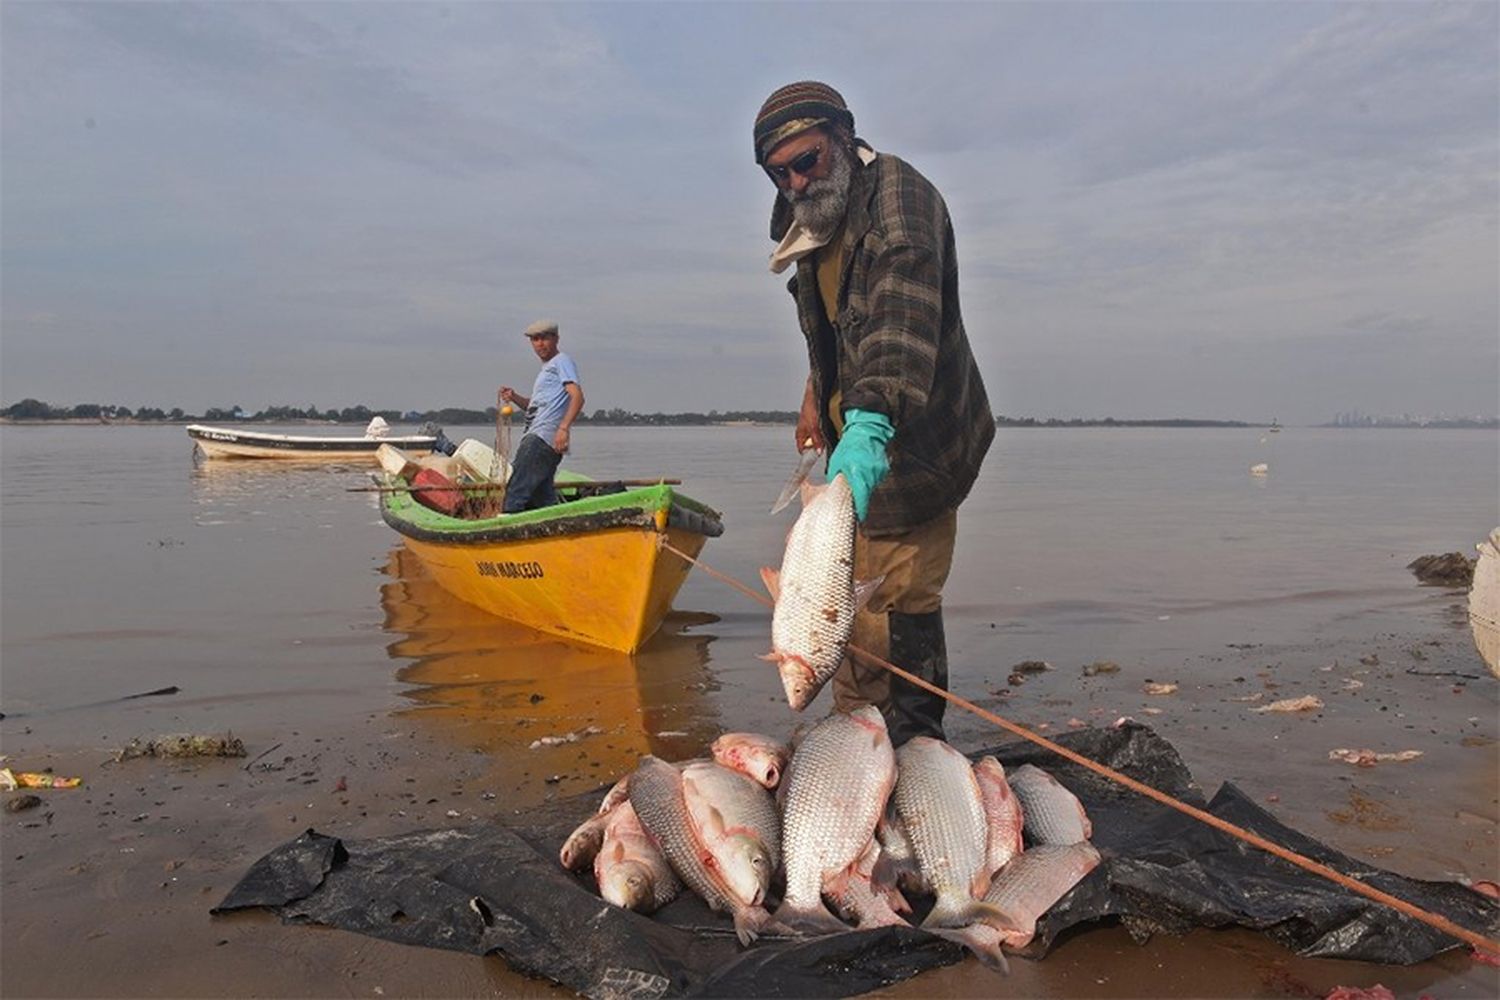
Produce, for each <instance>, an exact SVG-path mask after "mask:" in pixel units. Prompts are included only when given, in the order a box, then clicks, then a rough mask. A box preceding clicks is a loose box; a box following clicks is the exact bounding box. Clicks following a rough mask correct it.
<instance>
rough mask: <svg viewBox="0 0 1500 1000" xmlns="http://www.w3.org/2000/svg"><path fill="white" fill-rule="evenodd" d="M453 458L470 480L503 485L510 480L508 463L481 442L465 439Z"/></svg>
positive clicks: (502, 456) (503, 457)
mask: <svg viewBox="0 0 1500 1000" xmlns="http://www.w3.org/2000/svg"><path fill="white" fill-rule="evenodd" d="M453 457H454V459H455V460H456V461H457V462H458V464H459V467H460V468H462V469H463V470H464V472H466V473H468V475H469V476H470V478H472V479H474V480H477V481H479V482H488V483H503V482H505V481H506V480H507V479H509V478H510V462H508V461H506V459H505V456H504V455H500V454H498V453H496V451H495V449H494V448H491V447H490V446H489V445H487V444H485V443H484V442H483V441H476V440H475V439H474V438H465V439H464V440H463V442H462V443H461V444H459V446H458V450H457V451H455V452H454V453H453Z"/></svg>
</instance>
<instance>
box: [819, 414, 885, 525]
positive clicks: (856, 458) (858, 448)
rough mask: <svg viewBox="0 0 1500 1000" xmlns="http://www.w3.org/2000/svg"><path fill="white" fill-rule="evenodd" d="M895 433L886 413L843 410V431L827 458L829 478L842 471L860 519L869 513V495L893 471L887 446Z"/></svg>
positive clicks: (830, 479) (862, 519)
mask: <svg viewBox="0 0 1500 1000" xmlns="http://www.w3.org/2000/svg"><path fill="white" fill-rule="evenodd" d="M895 434H896V428H894V427H892V426H891V422H890V421H889V420H887V419H886V416H885V414H883V413H875V412H873V411H870V410H860V409H848V410H845V411H844V433H843V436H842V437H840V438H839V443H838V445H837V446H836V447H835V448H834V449H833V454H832V455H830V456H829V458H828V479H829V481H830V482H832V481H833V477H834V476H836V475H838V474H839V473H841V472H842V473H843V474H844V481H845V482H847V483H848V484H849V491H850V492H851V493H853V494H854V516H855V517H856V518H858V519H859V520H860V521H861V522H863V521H864V519H865V517H866V515H868V514H869V513H870V494H871V493H874V492H875V487H877V486H879V485H880V481H881V480H882V479H884V478H885V476H886V473H888V472H890V471H891V463H890V460H889V459H887V458H886V455H885V446H886V445H887V444H889V443H890V440H891V438H892V437H894V436H895Z"/></svg>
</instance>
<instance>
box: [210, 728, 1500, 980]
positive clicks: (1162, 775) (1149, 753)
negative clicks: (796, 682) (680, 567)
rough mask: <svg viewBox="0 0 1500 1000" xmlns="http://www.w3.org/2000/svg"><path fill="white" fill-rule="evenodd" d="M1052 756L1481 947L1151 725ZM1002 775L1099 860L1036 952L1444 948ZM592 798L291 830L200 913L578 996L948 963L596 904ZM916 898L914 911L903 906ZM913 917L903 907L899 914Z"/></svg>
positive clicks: (1013, 761)
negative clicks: (1210, 943) (1223, 930)
mask: <svg viewBox="0 0 1500 1000" xmlns="http://www.w3.org/2000/svg"><path fill="white" fill-rule="evenodd" d="M1057 742H1058V743H1061V744H1063V745H1065V746H1067V747H1068V748H1069V749H1071V750H1074V751H1076V752H1078V753H1080V754H1082V755H1083V756H1086V757H1089V758H1091V759H1093V760H1096V761H1099V762H1100V763H1103V764H1106V765H1108V766H1109V767H1112V768H1114V769H1116V770H1118V771H1121V772H1123V773H1125V774H1127V775H1129V776H1130V777H1132V778H1135V779H1137V780H1138V781H1142V782H1145V783H1146V784H1149V785H1152V786H1154V787H1156V788H1158V789H1161V790H1162V791H1164V792H1167V793H1168V794H1170V795H1173V796H1175V797H1177V798H1179V799H1181V800H1183V801H1185V802H1188V803H1190V804H1192V805H1196V806H1199V807H1201V808H1205V809H1206V810H1207V811H1208V812H1210V813H1212V814H1214V815H1216V816H1220V817H1222V818H1224V819H1226V820H1229V821H1230V822H1232V823H1235V824H1238V825H1239V826H1242V827H1245V828H1247V829H1250V830H1252V831H1254V832H1256V833H1258V834H1260V835H1261V836H1263V837H1265V838H1266V839H1268V840H1271V841H1274V842H1276V843H1278V844H1281V845H1283V846H1285V847H1287V848H1290V849H1291V850H1294V851H1297V852H1299V853H1301V854H1304V855H1306V856H1308V857H1310V858H1313V859H1314V860H1317V861H1319V862H1322V863H1323V864H1325V865H1328V866H1329V867H1331V868H1334V869H1336V870H1338V871H1341V872H1344V873H1346V874H1351V875H1357V876H1358V877H1359V878H1360V879H1362V880H1363V881H1365V882H1367V883H1369V884H1371V885H1374V886H1376V887H1378V888H1380V889H1382V890H1384V891H1385V892H1388V893H1390V894H1392V895H1394V896H1397V897H1399V898H1402V899H1405V900H1408V901H1410V902H1412V903H1414V904H1416V905H1417V906H1420V907H1422V908H1424V909H1427V910H1431V911H1434V912H1436V913H1440V914H1442V915H1444V916H1446V917H1448V918H1449V919H1451V920H1453V921H1454V922H1455V923H1458V924H1460V925H1462V926H1465V927H1469V928H1473V929H1475V930H1478V931H1480V932H1482V933H1486V934H1490V935H1493V934H1494V933H1495V932H1496V931H1497V930H1500V903H1496V902H1495V901H1494V900H1491V899H1489V898H1487V897H1485V896H1483V895H1481V894H1479V893H1477V892H1475V891H1473V890H1471V889H1469V888H1467V887H1465V886H1462V885H1459V884H1457V883H1452V882H1426V881H1420V880H1417V879H1410V878H1404V877H1402V876H1400V875H1396V874H1394V873H1392V872H1387V871H1383V870H1380V869H1376V868H1373V867H1371V866H1370V865H1369V864H1367V863H1364V862H1360V861H1356V860H1355V859H1352V858H1349V857H1347V856H1345V855H1343V854H1340V853H1338V852H1337V851H1334V850H1332V849H1331V848H1329V847H1327V846H1325V845H1323V844H1321V843H1319V842H1317V841H1315V840H1312V839H1311V838H1308V837H1305V836H1303V835H1302V834H1299V833H1298V832H1297V831H1295V830H1292V829H1290V828H1289V827H1287V826H1285V825H1283V824H1281V823H1279V822H1278V821H1277V820H1276V819H1275V818H1274V817H1272V816H1271V815H1270V814H1269V813H1267V812H1266V811H1265V810H1263V809H1261V808H1260V807H1259V806H1257V805H1256V804H1255V803H1253V802H1252V801H1251V800H1250V799H1249V798H1248V797H1246V796H1245V795H1244V794H1243V793H1242V792H1240V791H1239V790H1238V789H1236V788H1235V787H1233V786H1232V785H1229V784H1225V785H1224V786H1222V787H1221V788H1220V789H1219V791H1218V793H1217V794H1216V795H1215V796H1214V797H1213V800H1212V801H1211V802H1208V803H1206V804H1205V802H1204V800H1203V796H1202V793H1201V792H1200V791H1199V790H1198V788H1197V786H1196V785H1194V784H1193V781H1192V776H1191V775H1190V774H1189V773H1188V770H1187V768H1186V767H1185V766H1184V764H1183V762H1182V759H1181V758H1180V757H1179V756H1178V754H1177V752H1176V750H1174V749H1173V748H1172V746H1171V745H1170V744H1169V743H1168V742H1167V741H1166V740H1164V739H1162V738H1161V737H1160V736H1158V735H1156V734H1155V733H1154V732H1153V731H1152V730H1151V729H1149V728H1147V727H1145V726H1141V725H1137V724H1127V725H1124V726H1122V727H1120V728H1118V729H1104V730H1100V729H1089V730H1082V731H1079V732H1075V733H1068V734H1065V735H1062V736H1059V737H1058V738H1057ZM985 753H993V754H994V755H995V756H996V757H998V758H999V759H1000V762H1001V763H1002V764H1004V765H1005V766H1006V768H1007V769H1009V768H1011V767H1014V766H1018V765H1020V764H1024V763H1034V764H1037V765H1038V766H1041V767H1044V768H1046V769H1047V770H1048V771H1050V772H1051V773H1052V774H1053V775H1055V776H1056V777H1057V778H1058V780H1060V781H1061V782H1062V783H1063V784H1064V785H1066V786H1067V787H1068V788H1070V789H1072V791H1073V792H1074V793H1075V794H1076V795H1077V796H1078V797H1079V799H1080V800H1082V802H1083V804H1084V806H1085V808H1086V809H1087V810H1088V813H1089V816H1090V818H1091V820H1092V821H1093V829H1094V836H1093V843H1094V845H1095V846H1096V847H1097V848H1098V849H1099V851H1100V853H1101V854H1102V855H1103V858H1104V860H1103V862H1102V863H1101V864H1100V865H1099V867H1098V868H1096V869H1095V870H1094V871H1093V872H1092V873H1091V874H1090V875H1089V876H1088V877H1087V878H1085V879H1084V881H1083V882H1081V883H1079V885H1078V886H1076V887H1075V888H1074V889H1073V891H1072V892H1070V893H1069V894H1068V895H1067V896H1065V897H1064V898H1063V899H1062V900H1061V901H1060V902H1059V903H1058V904H1057V905H1056V906H1054V907H1053V908H1052V910H1051V911H1050V912H1048V913H1047V914H1046V916H1045V917H1044V918H1043V919H1042V920H1041V921H1039V923H1038V925H1037V933H1036V937H1035V939H1034V940H1033V942H1032V944H1031V945H1030V946H1029V947H1028V948H1027V949H1026V951H1025V952H1023V954H1026V955H1028V956H1030V957H1033V958H1039V957H1041V956H1043V955H1045V954H1046V952H1047V951H1048V950H1049V949H1050V948H1051V947H1052V946H1053V944H1054V942H1055V941H1056V940H1057V937H1058V935H1059V934H1061V933H1062V932H1064V931H1066V930H1067V929H1069V928H1071V927H1074V926H1077V925H1080V924H1085V923H1089V922H1093V921H1100V920H1104V919H1112V920H1118V921H1120V922H1122V923H1123V924H1124V925H1125V926H1126V927H1127V928H1128V929H1129V930H1130V932H1131V933H1132V935H1134V936H1135V937H1136V938H1137V939H1140V940H1144V939H1145V938H1146V937H1148V936H1150V935H1151V934H1153V933H1160V932H1171V933H1180V932H1185V931H1187V930H1188V929H1190V928H1193V927H1225V926H1230V925H1238V926H1241V927H1248V928H1252V929H1255V930H1258V931H1262V932H1264V933H1266V934H1268V935H1270V936H1271V937H1272V938H1274V939H1275V940H1277V941H1279V942H1281V943H1282V944H1283V945H1285V946H1286V947H1288V948H1290V949H1292V950H1293V951H1296V952H1297V953H1298V954H1301V955H1305V956H1319V957H1338V958H1351V959H1359V960H1363V961H1369V962H1385V963H1397V964H1410V963H1413V962H1420V961H1423V960H1425V959H1428V958H1431V957H1432V956H1434V955H1436V954H1438V953H1439V952H1442V951H1444V950H1447V949H1449V948H1453V947H1457V946H1459V942H1458V941H1457V940H1455V939H1454V938H1452V937H1449V936H1448V935H1445V934H1443V933H1441V932H1440V931H1437V930H1435V929H1433V928H1431V927H1429V926H1428V925H1426V924H1424V923H1421V922H1420V921H1417V920H1413V919H1411V918H1409V917H1406V916H1403V915H1402V914H1400V913H1397V912H1396V911H1394V910H1391V909H1389V908H1387V907H1384V906H1381V905H1379V904H1377V903H1374V902H1371V901H1369V900H1367V899H1365V898H1364V897H1363V896H1360V895H1358V894H1355V893H1353V892H1350V891H1348V890H1346V889H1344V888H1341V887H1340V886H1338V885H1335V884H1333V883H1331V882H1329V881H1327V880H1325V879H1322V878H1319V877H1317V876H1314V875H1311V874H1309V873H1307V872H1305V871H1303V870H1302V869H1300V868H1298V867H1296V866H1294V865H1291V864H1289V863H1287V862H1285V861H1282V860H1280V859H1279V858H1276V857H1274V856H1272V855H1269V854H1267V853H1265V852H1263V851H1260V850H1257V849H1255V848H1252V847H1250V846H1248V845H1246V844H1244V843H1242V842H1240V841H1238V840H1236V839H1234V838H1232V837H1230V836H1229V835H1227V834H1224V833H1221V832H1219V831H1218V830H1215V829H1213V828H1211V827H1209V826H1208V825H1206V824H1204V823H1201V822H1198V821H1196V820H1193V819H1191V818H1189V817H1187V816H1185V815H1183V814H1181V813H1178V812H1176V811H1175V810H1172V809H1169V808H1167V807H1166V806H1162V805H1160V804H1158V803H1156V802H1154V801H1152V800H1150V799H1148V798H1146V797H1144V796H1141V795H1138V794H1136V793H1134V792H1131V791H1128V790H1127V789H1125V788H1122V787H1120V786H1119V785H1116V784H1113V783H1111V782H1109V781H1107V780H1105V779H1104V778H1101V777H1099V776H1097V775H1095V774H1094V773H1093V772H1091V771H1088V770H1087V769H1085V768H1081V767H1078V766H1077V765H1074V764H1071V763H1069V762H1067V761H1065V760H1062V759H1061V758H1059V757H1057V756H1056V755H1055V754H1052V753H1050V752H1048V751H1046V750H1044V749H1042V748H1040V747H1036V746H1033V745H1032V744H1029V743H1021V744H1009V745H1006V746H1002V747H998V748H994V749H991V750H985V751H981V752H979V753H976V754H974V755H973V756H974V757H975V758H976V759H977V758H978V757H979V756H982V755H983V754H985ZM599 797H600V796H599V795H598V794H594V795H589V796H581V797H577V798H573V799H569V800H564V801H560V802H554V803H549V804H547V805H544V806H541V807H539V808H538V809H537V810H535V811H534V812H533V813H531V814H529V815H526V816H523V817H521V818H520V819H519V821H516V822H513V823H509V824H506V825H501V824H498V823H497V824H495V825H492V826H486V827H483V828H478V829H469V828H466V829H451V830H429V831H424V832H420V833H412V834H408V835H404V836H397V837H385V838H380V839H373V840H342V839H340V838H336V837H329V836H325V835H323V834H319V833H316V832H314V831H312V830H309V831H307V832H306V833H304V834H303V835H302V836H300V837H298V838H297V839H296V840H293V841H291V842H290V843H287V844H284V845H283V846H281V847H279V848H277V849H276V850H274V851H272V852H271V853H270V854H268V855H266V856H265V857H264V858H262V859H261V860H259V861H257V862H256V863H255V864H254V865H253V866H252V867H251V869H250V871H249V872H248V873H247V874H246V875H245V877H244V878H243V879H242V880H241V881H240V883H239V884H238V885H236V886H235V887H234V889H232V890H231V891H230V893H229V895H228V896H226V897H225V899H224V900H223V902H221V903H220V904H219V905H218V906H217V907H216V908H215V909H214V912H215V913H223V912H227V911H232V910H238V909H242V908H245V907H256V906H259V907H268V908H270V909H272V910H274V911H275V912H276V913H278V914H279V915H280V917H281V919H282V920H283V921H286V922H302V923H318V924H325V925H328V926H333V927H341V928H344V929H346V930H351V931H357V932H359V933H361V934H369V935H371V936H374V937H378V938H384V939H386V940H390V941H399V942H401V943H404V944H414V945H427V946H429V947H435V948H450V949H453V950H457V951H464V952H469V953H472V954H480V955H482V954H490V953H496V954H500V955H502V956H503V957H504V958H505V959H506V961H508V962H509V963H510V965H511V966H512V967H514V968H515V969H517V970H519V971H521V972H524V973H528V974H531V975H536V976H541V977H545V978H547V979H550V980H553V981H554V982H557V983H559V984H561V985H563V986H566V987H569V988H571V989H573V990H576V991H577V992H579V993H582V994H585V995H587V996H591V997H603V998H617V997H619V998H623V997H631V998H635V997H675V996H745V997H750V996H769V997H777V996H797V997H836V996H849V995H853V994H856V993H863V992H867V991H869V990H872V989H876V988H878V987H880V986H884V985H888V984H890V983H893V982H896V981H899V980H902V979H905V978H908V977H910V976H914V975H916V974H917V973H919V972H921V971H923V970H925V969H929V968H934V967H936V966H940V965H947V964H950V963H953V962H956V961H959V960H961V959H962V958H963V957H964V955H965V952H964V951H963V950H962V949H961V948H960V947H958V946H957V945H954V944H951V943H949V942H946V941H942V940H940V939H937V938H934V937H933V936H931V935H929V934H927V933H925V932H923V931H920V930H917V929H915V928H902V927H895V928H889V927H887V928H876V929H871V930H863V931H860V930H852V929H851V930H850V931H849V932H848V933H844V934H834V935H829V936H825V937H816V938H801V939H789V938H779V939H778V938H762V939H761V940H760V941H758V942H757V943H756V944H755V945H753V946H752V947H750V948H748V949H745V948H741V947H740V946H739V944H738V942H737V941H736V940H735V936H734V932H733V929H732V927H731V924H730V921H729V920H728V918H727V917H724V916H722V915H719V914H715V913H712V912H710V911H709V909H708V908H707V906H706V905H705V904H704V903H703V902H702V901H701V900H699V899H698V898H697V897H695V896H693V895H692V894H691V893H684V895H683V896H681V897H679V898H678V899H677V900H676V901H674V902H673V903H671V904H670V905H669V906H667V907H665V908H664V909H662V910H660V911H659V912H657V913H656V914H654V915H652V916H642V915H640V914H636V913H631V912H629V911H626V910H621V909H619V908H616V907H613V906H610V905H609V904H607V903H605V902H604V901H603V900H602V899H600V898H599V896H598V895H597V893H596V891H595V889H594V887H593V885H592V878H591V877H590V875H589V874H588V873H584V874H582V875H575V874H572V873H570V872H567V871H564V870H563V869H562V867H561V866H560V865H559V864H558V861H557V851H558V848H559V846H560V845H561V844H562V841H563V839H564V838H565V837H566V836H567V835H568V833H569V832H570V831H571V830H572V829H573V827H575V826H576V825H577V824H578V823H579V822H580V821H581V820H582V819H584V818H585V817H586V816H587V815H589V814H590V813H592V812H593V810H594V808H595V806H596V805H597V802H598V800H599ZM914 902H915V901H914ZM918 912H919V914H920V910H919V911H918Z"/></svg>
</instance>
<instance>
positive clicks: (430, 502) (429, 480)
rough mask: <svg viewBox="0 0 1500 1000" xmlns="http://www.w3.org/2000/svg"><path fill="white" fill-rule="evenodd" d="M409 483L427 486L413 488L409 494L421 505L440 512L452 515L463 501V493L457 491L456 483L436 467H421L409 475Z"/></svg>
mask: <svg viewBox="0 0 1500 1000" xmlns="http://www.w3.org/2000/svg"><path fill="white" fill-rule="evenodd" d="M411 484H412V486H414V487H416V486H425V487H427V488H426V489H413V490H412V493H411V495H412V497H413V498H415V499H416V501H417V503H419V504H421V505H422V506H423V507H430V508H431V509H433V510H435V511H437V512H438V513H440V514H447V515H448V516H449V517H452V516H454V515H455V514H456V513H458V505H459V504H461V503H463V499H464V495H463V493H461V492H459V489H458V484H457V483H455V482H454V481H453V480H451V479H449V478H448V477H447V476H445V475H443V474H442V473H441V472H439V471H437V470H436V469H423V470H422V471H421V472H418V473H417V474H416V475H415V476H412V477H411ZM434 487H438V488H436V489H435V488H434ZM442 487H446V488H442Z"/></svg>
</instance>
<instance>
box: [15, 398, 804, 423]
mask: <svg viewBox="0 0 1500 1000" xmlns="http://www.w3.org/2000/svg"><path fill="white" fill-rule="evenodd" d="M495 416H496V413H495V408H494V407H493V406H491V407H489V408H487V409H483V410H467V409H461V408H458V407H445V408H444V409H441V410H372V409H370V408H369V407H368V406H346V407H344V408H343V409H337V408H335V407H329V408H328V409H326V410H320V409H318V408H317V407H316V406H308V407H305V408H304V407H297V406H269V407H267V408H265V409H264V410H260V411H258V412H255V413H247V412H246V411H245V408H244V407H242V406H211V407H209V408H208V409H206V410H204V411H203V412H202V413H201V414H195V413H188V412H187V411H185V410H183V409H182V408H181V407H173V408H172V409H170V410H163V409H161V408H159V407H155V406H142V407H141V408H140V409H137V410H132V409H131V408H130V407H128V406H116V405H113V404H103V403H80V404H78V405H77V406H52V405H50V404H48V403H44V402H42V401H41V400H37V399H23V400H21V401H20V402H19V403H15V404H12V405H11V406H7V407H5V408H3V409H0V418H3V419H5V420H11V421H17V422H19V421H26V420H34V421H46V420H52V421H56V420H69V421H99V422H101V423H119V422H136V423H153V422H162V423H183V422H187V421H198V420H201V421H205V422H208V423H229V422H232V423H292V422H313V423H335V424H367V423H369V422H370V420H371V419H373V418H374V417H382V418H384V419H385V421H386V422H387V423H392V424H395V423H402V424H423V423H428V422H431V423H435V424H439V425H449V424H452V425H463V424H492V423H494V422H495ZM578 422H579V423H588V424H601V425H607V424H629V425H648V426H662V427H666V426H692V425H709V424H725V423H758V424H795V423H796V422H797V414H796V413H794V412H792V411H791V410H728V411H723V412H721V411H719V410H709V411H708V412H707V413H632V412H631V411H629V410H622V409H620V408H619V407H615V408H613V409H608V410H605V409H598V410H595V411H594V412H593V414H592V415H590V414H588V413H580V414H579V415H578Z"/></svg>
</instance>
